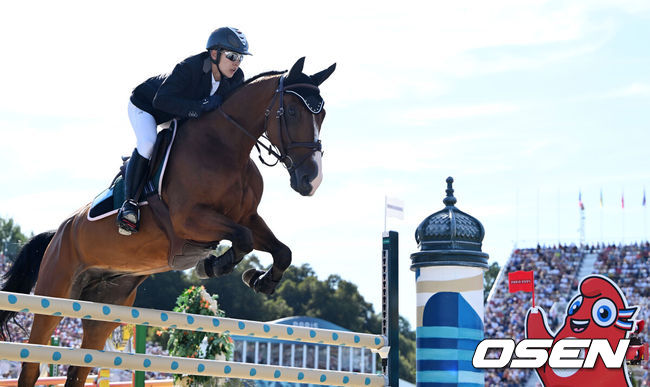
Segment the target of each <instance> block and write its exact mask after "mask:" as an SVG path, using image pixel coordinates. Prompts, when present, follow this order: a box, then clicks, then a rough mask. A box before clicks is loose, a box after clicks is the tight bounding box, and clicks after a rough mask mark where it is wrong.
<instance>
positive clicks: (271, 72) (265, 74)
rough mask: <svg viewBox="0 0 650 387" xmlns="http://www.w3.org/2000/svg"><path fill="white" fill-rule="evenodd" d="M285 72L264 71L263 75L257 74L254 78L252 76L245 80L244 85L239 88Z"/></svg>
mask: <svg viewBox="0 0 650 387" xmlns="http://www.w3.org/2000/svg"><path fill="white" fill-rule="evenodd" d="M286 72H287V70H284V71H277V70H271V71H265V72H263V73H260V74H257V75H255V76H253V77H252V78H248V79H247V80H245V81H244V83H243V84H242V85H241V86H244V85H247V84H249V83H251V82H253V81H255V80H256V79H259V78H262V77H266V76H271V75H280V74H284V73H286Z"/></svg>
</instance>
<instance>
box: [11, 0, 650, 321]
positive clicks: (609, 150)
mask: <svg viewBox="0 0 650 387" xmlns="http://www.w3.org/2000/svg"><path fill="white" fill-rule="evenodd" d="M0 11H1V13H2V14H3V15H4V16H5V17H4V22H3V23H0V36H2V49H3V59H2V60H0V85H2V88H1V89H0V90H1V91H0V178H1V179H2V182H3V184H2V186H1V188H0V216H1V217H3V218H13V219H14V220H15V221H16V222H17V223H18V224H19V225H20V226H21V227H22V229H23V231H24V232H27V233H30V232H34V233H39V232H42V231H45V230H49V229H54V228H56V227H58V225H59V224H60V222H61V221H63V220H64V219H65V218H66V216H68V215H69V214H70V213H72V212H73V211H75V210H76V209H77V208H79V207H81V206H82V205H84V204H86V203H87V202H89V201H91V200H92V199H93V198H94V196H95V195H97V194H98V193H99V192H101V191H102V190H103V189H104V188H105V187H106V186H107V185H108V184H109V182H110V181H111V179H112V178H113V176H114V174H115V173H116V171H117V168H118V167H119V165H120V156H121V155H128V154H130V153H131V150H132V149H133V147H134V146H135V136H134V134H133V132H132V129H131V127H130V124H129V121H128V117H127V109H126V107H127V103H128V98H129V95H130V93H131V91H132V89H133V88H134V87H135V86H137V85H138V84H139V83H140V82H142V81H144V80H145V79H146V78H148V77H150V76H152V75H155V74H159V73H165V72H169V71H171V69H172V68H173V66H174V65H175V64H176V63H177V62H179V61H180V60H182V59H183V58H186V57H188V56H190V55H193V54H196V53H199V52H201V51H202V50H203V49H205V42H206V40H207V37H208V36H209V34H210V32H211V31H212V30H213V29H215V28H217V27H220V26H224V25H228V26H234V27H237V28H239V29H241V30H242V31H243V32H244V33H245V34H246V36H247V38H248V41H249V43H250V50H251V52H253V54H254V55H253V56H251V57H246V59H245V61H244V62H243V64H242V69H243V70H244V72H245V73H246V75H247V76H252V75H255V74H257V73H260V72H262V71H267V70H284V69H288V68H290V67H291V65H292V64H293V63H294V62H295V61H296V60H297V59H298V58H300V57H302V56H306V58H307V59H306V63H305V72H306V73H312V74H313V73H316V72H318V71H320V70H322V69H324V68H326V67H327V66H329V65H330V64H332V63H336V64H337V68H336V71H335V72H334V74H333V75H332V76H331V77H330V79H328V80H327V81H326V82H325V83H324V84H323V85H322V86H321V90H322V95H323V97H324V99H325V109H326V111H327V117H326V119H325V121H324V123H323V125H322V132H321V139H322V141H323V148H324V150H325V155H324V157H323V168H324V180H323V183H322V184H321V186H320V188H319V190H318V191H317V192H316V194H315V195H314V196H313V197H301V196H300V195H299V194H297V193H296V192H294V191H293V190H291V188H290V187H289V176H288V174H287V173H286V171H284V170H283V169H282V167H275V168H267V167H261V168H260V169H261V171H262V174H263V176H264V179H265V194H264V197H263V199H262V203H261V205H260V210H259V212H260V214H261V215H262V216H263V217H264V218H265V220H266V222H267V223H268V224H269V226H270V227H271V228H272V230H273V231H274V232H275V234H276V236H277V237H278V238H279V239H280V240H282V241H283V242H284V243H285V244H287V245H288V246H289V247H290V248H291V249H292V251H293V263H294V264H296V265H301V264H303V263H308V264H309V265H311V266H312V268H313V269H314V270H315V271H316V273H317V274H318V276H319V278H321V279H325V278H326V277H327V276H328V275H330V274H338V275H340V276H341V277H342V278H343V279H346V280H349V281H352V282H354V283H355V284H357V285H358V286H359V290H360V292H361V293H362V294H363V296H364V297H365V298H366V300H368V301H370V302H372V303H373V304H374V305H375V310H376V311H377V312H378V311H380V309H381V299H380V297H381V290H380V286H381V285H380V284H381V273H380V271H381V235H382V232H383V231H384V200H385V199H384V198H385V196H386V195H388V196H392V197H397V198H399V199H401V200H402V201H403V202H404V204H405V219H404V220H398V219H393V218H389V219H388V220H387V225H388V228H389V229H391V230H395V231H398V232H399V234H400V236H399V238H400V241H399V243H400V249H399V251H400V262H401V265H400V267H399V270H400V275H399V276H400V314H401V315H403V316H405V317H406V318H407V319H408V320H409V321H410V322H411V324H412V326H413V325H414V320H415V280H414V275H413V273H412V272H411V271H410V259H409V256H410V254H411V253H413V252H416V251H418V246H417V244H416V242H415V239H414V232H415V229H416V227H417V226H418V224H419V223H420V222H421V221H422V220H424V219H425V218H426V217H427V216H428V215H430V214H432V213H434V212H436V211H438V210H441V209H442V208H443V207H444V205H443V203H442V199H443V198H444V196H445V193H444V190H445V188H446V184H445V179H446V178H447V177H448V176H452V177H453V178H454V179H455V183H454V189H455V196H456V198H457V199H458V202H457V204H456V206H457V207H458V208H459V209H461V210H463V211H464V212H467V213H469V214H471V215H472V216H474V217H476V218H477V219H479V220H480V221H481V222H482V224H483V225H484V227H485V230H486V234H485V239H484V241H483V251H484V252H486V253H488V254H489V256H490V263H491V262H498V263H499V264H500V265H503V264H504V263H505V262H506V260H507V258H508V256H509V255H510V253H511V251H512V249H513V248H515V247H532V246H535V245H536V244H537V243H538V242H539V243H541V244H546V245H549V244H555V243H558V241H560V242H562V243H579V241H580V227H581V220H580V218H581V213H580V209H579V206H578V197H579V195H580V193H581V195H582V201H583V203H584V206H585V211H584V218H585V220H584V234H585V238H586V241H587V242H588V243H595V242H607V243H620V242H626V243H629V242H633V241H639V240H647V239H648V230H647V220H646V217H647V216H646V212H647V211H646V207H644V206H642V200H643V195H644V190H645V189H646V187H647V188H650V171H649V168H648V166H649V164H650V163H649V162H648V153H649V151H648V149H649V144H650V131H649V130H648V124H649V119H648V118H649V117H648V112H649V109H648V103H649V102H650V73H649V72H648V68H650V51H649V50H648V49H647V44H648V43H647V42H648V41H650V23H649V21H650V20H649V19H650V3H648V2H647V1H633V0H630V1H627V0H584V1H571V2H561V1H542V0H536V1H519V0H512V1H503V0H498V1H490V2H485V1H465V2H448V1H446V2H443V1H429V2H421V1H410V0H405V1H400V2H394V1H390V2H384V1H372V2H365V1H359V2H349V1H347V2H342V1H330V2H326V3H323V2H318V3H316V2H304V1H288V2H285V1H279V2H251V1H236V2H231V3H225V2H214V1H212V2H199V1H184V2H182V3H181V2H178V1H156V2H151V1H141V2H126V1H112V2H102V3H99V2H88V1H65V2H51V1H24V2H8V3H3V4H2V5H0ZM643 47H646V48H645V49H644V48H643ZM254 158H256V155H254ZM601 192H602V197H603V205H602V207H601V205H600V196H601ZM622 196H624V200H625V208H624V209H623V208H621V199H622ZM261 257H262V259H263V261H264V262H265V263H266V264H270V263H271V258H270V257H269V256H265V255H261Z"/></svg>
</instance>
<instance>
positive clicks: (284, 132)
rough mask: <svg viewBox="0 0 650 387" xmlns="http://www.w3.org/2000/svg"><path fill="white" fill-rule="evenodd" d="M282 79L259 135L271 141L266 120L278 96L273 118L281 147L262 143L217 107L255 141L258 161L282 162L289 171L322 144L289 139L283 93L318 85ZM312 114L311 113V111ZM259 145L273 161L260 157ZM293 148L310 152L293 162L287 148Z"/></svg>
mask: <svg viewBox="0 0 650 387" xmlns="http://www.w3.org/2000/svg"><path fill="white" fill-rule="evenodd" d="M284 80H285V76H284V75H283V76H281V77H280V81H279V84H278V88H277V89H276V90H275V93H274V94H273V98H271V102H270V103H269V105H268V107H267V108H266V110H265V111H264V131H263V132H262V135H261V136H260V137H264V138H265V139H267V140H269V142H270V141H271V140H270V138H269V135H268V120H269V116H270V115H271V107H272V106H273V104H274V103H275V100H276V98H278V96H280V103H279V106H278V110H277V111H276V112H275V118H277V119H278V120H280V145H281V148H278V147H277V146H275V145H273V144H272V143H271V144H270V145H266V144H264V143H263V142H262V141H260V140H259V138H257V137H255V136H253V135H252V134H251V133H250V132H249V131H248V130H246V128H244V127H243V126H242V125H240V124H239V123H238V122H237V121H235V120H234V119H233V118H232V117H230V116H229V115H228V114H227V113H226V112H224V111H223V109H222V108H221V107H219V109H218V110H219V112H220V113H221V115H223V116H224V117H225V118H226V119H227V120H228V122H230V123H231V124H233V125H234V126H235V127H236V128H237V129H239V130H240V131H242V132H243V133H244V134H245V135H246V136H248V137H250V138H251V139H253V141H255V148H256V149H257V152H258V154H259V156H258V157H259V159H260V161H261V162H262V163H263V164H264V165H267V166H269V167H273V166H275V165H277V164H278V162H280V163H282V164H283V165H284V166H285V168H287V169H288V170H289V171H291V170H293V169H295V168H297V167H298V166H300V165H301V164H302V163H303V162H304V161H305V160H306V159H307V157H309V156H311V154H313V153H314V152H320V151H322V145H321V142H320V140H318V141H312V142H297V141H293V140H292V139H291V136H290V135H289V130H288V129H287V123H286V119H285V116H284V93H285V92H286V91H287V90H291V89H295V88H309V89H313V90H316V91H319V89H318V86H315V85H312V84H310V83H295V84H292V85H289V86H285V85H284ZM312 114H313V113H312ZM285 136H286V138H287V140H288V143H289V144H288V145H287V146H285V141H284V138H285ZM260 147H262V148H264V149H265V150H266V151H267V152H268V153H269V155H272V156H273V157H275V158H276V161H275V163H272V164H271V163H268V162H266V160H264V158H262V151H261V150H260ZM273 147H275V148H276V149H277V150H278V152H279V153H278V152H276V151H275V150H274V149H273ZM294 148H308V149H311V152H310V153H308V154H306V155H305V157H303V158H302V159H301V160H300V161H299V162H298V163H295V162H294V160H293V159H292V158H291V157H290V156H289V154H288V152H287V151H288V150H290V149H294Z"/></svg>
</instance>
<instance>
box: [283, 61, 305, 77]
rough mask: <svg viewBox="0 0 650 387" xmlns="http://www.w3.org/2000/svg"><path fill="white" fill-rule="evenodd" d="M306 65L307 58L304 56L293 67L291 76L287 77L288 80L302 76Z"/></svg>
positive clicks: (290, 71)
mask: <svg viewBox="0 0 650 387" xmlns="http://www.w3.org/2000/svg"><path fill="white" fill-rule="evenodd" d="M304 65H305V57H304V56H303V57H302V58H300V59H298V60H297V61H296V63H294V64H293V66H291V70H289V75H287V79H288V80H289V79H293V78H296V77H298V75H300V74H302V68H303V66H304Z"/></svg>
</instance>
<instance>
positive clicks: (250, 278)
mask: <svg viewBox="0 0 650 387" xmlns="http://www.w3.org/2000/svg"><path fill="white" fill-rule="evenodd" d="M262 274H264V272H263V271H261V270H255V269H248V270H246V271H245V272H244V274H242V275H241V280H242V281H244V283H245V284H246V286H248V287H249V288H251V289H253V290H257V289H255V282H256V281H257V280H258V278H260V276H261V275H262Z"/></svg>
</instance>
